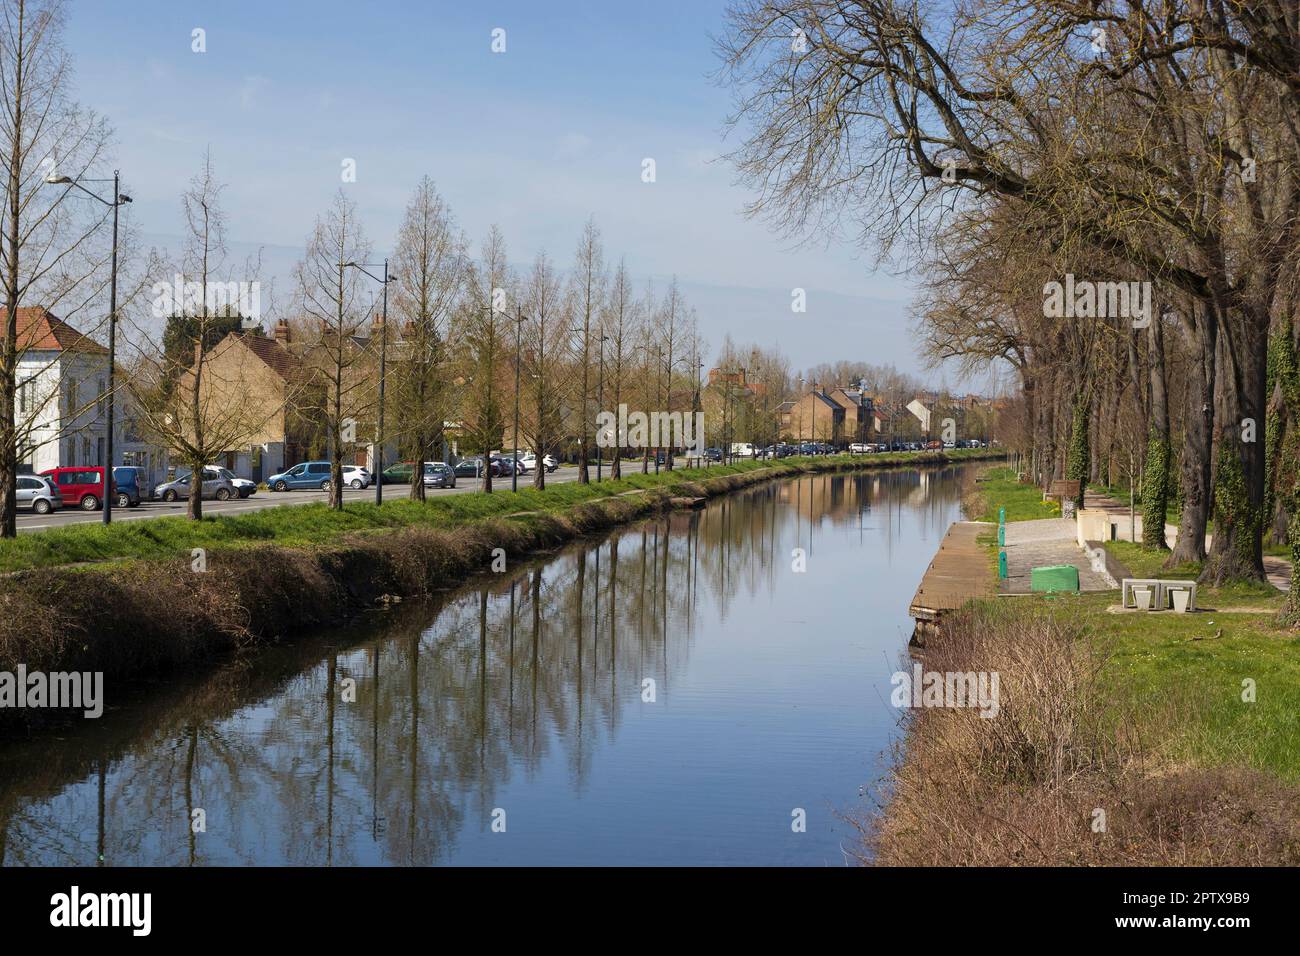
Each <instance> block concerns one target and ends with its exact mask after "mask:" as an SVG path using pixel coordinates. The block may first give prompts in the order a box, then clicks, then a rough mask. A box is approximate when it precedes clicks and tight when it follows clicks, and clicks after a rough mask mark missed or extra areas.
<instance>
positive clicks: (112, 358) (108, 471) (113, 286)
mask: <svg viewBox="0 0 1300 956" xmlns="http://www.w3.org/2000/svg"><path fill="white" fill-rule="evenodd" d="M45 182H46V184H47V185H50V186H67V187H69V191H71V189H72V188H73V187H75V188H77V189H80V190H81V191H82V192H83V193H85V194H86V195H87V196H89V197H90V198H92V199H97V200H99V201H100V202H102V203H103V204H104V205H105V206H110V207H112V209H113V261H112V268H111V272H110V273H109V287H108V289H109V291H108V388H107V389H106V392H107V394H106V396H105V397H106V399H107V401H108V421H107V423H106V425H105V436H104V453H105V464H104V524H110V523H112V521H113V405H114V401H113V369H114V365H115V363H116V361H117V210H118V209H119V208H120V207H121V206H124V205H125V204H126V203H129V202H130V201H131V197H130V196H127V195H126V194H124V193H123V192H122V191H121V174H120V173H119V172H118V171H117V170H116V169H115V170H113V178H112V179H111V180H108V179H72V178H71V177H69V176H50V177H48V178H47V179H46V180H45ZM107 182H111V183H112V184H113V198H112V199H111V200H108V199H105V198H104V197H103V196H101V195H99V194H98V193H95V192H91V191H90V190H89V189H87V188H86V187H85V186H83V185H81V184H82V183H107Z"/></svg>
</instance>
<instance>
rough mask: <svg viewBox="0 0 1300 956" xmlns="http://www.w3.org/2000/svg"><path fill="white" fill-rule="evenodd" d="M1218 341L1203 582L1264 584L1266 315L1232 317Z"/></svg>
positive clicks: (1216, 583) (1215, 583)
mask: <svg viewBox="0 0 1300 956" xmlns="http://www.w3.org/2000/svg"><path fill="white" fill-rule="evenodd" d="M1234 318H1235V321H1234V322H1233V323H1231V324H1229V325H1227V326H1226V327H1225V329H1224V334H1223V335H1221V336H1220V337H1219V370H1220V374H1219V376H1218V386H1219V387H1218V389H1217V394H1218V398H1219V414H1218V418H1219V421H1218V423H1217V427H1216V429H1215V431H1216V433H1217V438H1218V454H1217V460H1218V471H1217V473H1216V475H1215V485H1214V536H1213V544H1212V545H1211V548H1210V554H1209V556H1208V557H1207V558H1206V563H1205V567H1204V569H1203V570H1202V572H1201V578H1200V579H1201V581H1203V582H1204V583H1206V584H1214V585H1220V584H1223V583H1225V582H1227V581H1234V580H1254V581H1264V580H1266V578H1265V575H1264V556H1263V548H1262V545H1263V531H1264V520H1265V515H1264V480H1265V474H1264V470H1265V469H1264V442H1263V441H1262V440H1261V439H1262V438H1263V434H1262V426H1263V423H1264V420H1265V409H1266V395H1265V391H1264V389H1265V381H1266V379H1267V371H1268V346H1267V341H1266V339H1265V336H1264V334H1261V332H1263V333H1265V334H1266V333H1267V329H1268V316H1267V314H1266V313H1265V314H1248V315H1242V316H1234Z"/></svg>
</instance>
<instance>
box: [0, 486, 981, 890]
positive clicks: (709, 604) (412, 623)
mask: <svg viewBox="0 0 1300 956" xmlns="http://www.w3.org/2000/svg"><path fill="white" fill-rule="evenodd" d="M958 496H959V491H958V471H957V469H955V468H948V469H940V470H933V471H919V472H918V471H896V472H883V473H880V474H875V475H862V476H819V477H809V478H804V479H800V480H797V481H790V482H786V483H782V484H770V485H767V486H764V487H761V488H757V489H753V490H750V491H747V492H742V493H740V494H737V495H735V496H732V497H730V498H727V499H725V500H715V501H713V502H711V503H710V504H709V506H708V507H707V508H706V509H704V510H701V511H698V512H692V513H682V514H675V515H672V516H670V517H666V518H664V519H662V520H657V521H652V522H649V523H646V524H641V525H635V526H632V527H630V528H627V529H624V530H621V531H619V532H616V533H614V534H612V535H610V536H608V537H605V538H600V539H590V540H587V541H585V542H583V543H581V544H578V545H575V546H572V547H570V548H567V549H565V550H563V551H561V552H558V553H557V554H555V555H553V556H551V557H550V558H548V559H547V560H545V561H540V562H535V563H530V564H526V565H525V564H521V565H520V566H518V567H516V568H512V569H511V570H510V572H509V573H507V574H500V575H493V576H491V578H490V579H489V580H482V581H479V582H476V583H475V584H474V585H473V586H470V587H467V588H464V589H461V590H458V591H455V592H453V593H450V594H448V595H446V596H445V598H444V599H442V600H440V601H438V602H435V603H433V604H421V605H420V606H409V605H408V606H404V607H402V609H401V610H400V611H398V612H396V613H391V614H387V615H375V616H374V617H373V618H372V619H371V620H369V621H367V622H365V623H362V624H358V625H356V626H354V627H353V628H350V629H348V630H345V631H341V632H337V633H332V634H328V635H322V636H320V637H318V638H317V639H315V640H312V641H308V642H305V643H299V644H296V645H295V646H294V647H293V648H287V649H277V650H273V651H270V652H266V653H259V654H257V655H254V656H252V657H250V659H248V660H245V661H240V662H236V663H231V664H229V665H228V666H225V667H223V668H222V669H221V670H220V671H219V672H218V673H216V674H210V675H208V676H207V677H205V678H203V679H195V680H191V681H188V682H184V683H183V684H182V685H178V684H177V683H176V682H175V681H172V682H169V683H167V684H166V685H163V686H157V687H152V688H149V690H148V693H144V694H137V695H135V696H136V697H137V698H138V699H137V700H135V701H133V702H131V703H126V704H121V705H120V706H118V707H117V708H115V709H110V710H109V711H108V712H107V713H106V714H105V716H104V717H103V718H101V719H100V720H98V721H82V722H79V723H78V724H77V725H76V726H74V727H70V728H69V729H68V730H67V731H66V732H65V733H64V734H63V735H62V736H61V737H58V738H57V739H51V738H50V737H49V736H48V735H47V736H45V737H43V738H41V739H39V740H35V741H31V742H23V743H22V744H19V745H15V744H10V745H9V746H6V747H4V748H0V859H3V862H4V863H5V864H6V865H21V864H93V863H94V862H95V861H96V860H98V859H100V858H101V857H102V860H103V862H104V864H105V865H115V864H117V865H122V864H146V865H149V864H165V865H186V864H197V865H210V864H241V863H267V864H271V863H288V864H309V865H327V864H333V865H345V864H436V863H452V864H550V863H559V864H719V863H730V864H797V865H814V866H822V865H830V866H840V865H843V863H844V862H845V859H846V857H845V854H844V852H843V850H842V849H841V847H842V846H844V847H854V846H856V843H857V836H856V833H855V831H854V830H853V828H852V827H851V826H850V825H849V824H848V823H846V822H844V820H843V819H842V818H841V816H840V815H841V814H848V815H850V816H852V815H860V814H861V812H862V811H863V809H864V808H865V807H866V806H868V802H867V800H866V799H865V798H864V797H863V796H861V791H862V789H863V788H864V787H865V788H867V790H868V791H869V790H870V788H871V786H872V785H873V784H874V783H875V782H876V781H877V780H878V779H879V777H880V774H881V772H882V768H883V767H884V766H885V763H886V761H888V759H889V756H890V755H889V750H890V746H891V743H892V742H893V741H894V740H895V739H896V735H897V732H898V714H897V712H896V711H895V710H894V709H893V708H891V707H890V706H889V703H888V700H889V691H890V686H889V675H890V674H892V673H893V672H894V671H895V670H896V669H897V666H898V661H899V659H900V653H901V652H902V651H903V650H904V648H905V645H906V642H907V638H908V635H909V633H910V622H909V620H908V617H907V604H908V601H909V599H910V598H911V595H912V593H913V591H914V590H915V588H916V584H917V582H918V581H919V579H920V574H921V571H922V570H923V569H924V568H925V566H926V564H927V563H928V561H929V559H930V557H931V556H932V555H933V553H934V550H935V548H936V547H937V545H938V542H939V540H940V539H941V538H942V536H943V533H944V532H945V531H946V530H947V527H948V524H949V523H950V522H951V521H953V520H955V519H956V518H957V509H958ZM795 549H802V551H803V552H804V554H805V556H806V571H804V572H802V573H799V572H796V571H795V570H794V569H793V567H792V564H793V562H794V561H795V555H794V552H795ZM647 680H650V681H653V682H654V685H653V691H654V698H655V699H654V701H653V702H647V701H646V700H645V699H644V698H645V697H646V696H648V690H647V688H648V686H649V685H647V684H646V683H645V682H646V681H647ZM351 682H355V700H354V701H349V700H345V697H347V696H350V695H349V694H348V689H349V688H350V687H352V683H351ZM107 694H108V697H109V701H110V704H112V703H113V702H114V700H113V696H114V695H113V688H111V687H109V688H107ZM118 696H119V697H120V696H121V694H120V693H119V695H118ZM196 808H197V809H202V810H203V811H204V814H205V815H206V828H207V829H206V832H204V833H197V834H195V833H193V832H192V828H191V826H190V821H191V819H192V817H193V811H194V810H195V809H196ZM795 808H802V809H803V810H804V811H805V813H806V817H807V832H805V833H794V832H792V829H791V821H792V811H793V810H794V809H795ZM494 811H504V822H505V832H504V833H502V832H494V831H493V827H492V821H493V817H494ZM496 816H497V818H498V819H500V818H501V813H499V812H498V813H496Z"/></svg>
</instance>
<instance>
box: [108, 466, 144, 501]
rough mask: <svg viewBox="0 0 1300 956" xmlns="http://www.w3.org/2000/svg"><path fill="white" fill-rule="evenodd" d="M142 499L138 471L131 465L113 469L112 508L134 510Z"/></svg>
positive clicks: (142, 491) (142, 493) (139, 472)
mask: <svg viewBox="0 0 1300 956" xmlns="http://www.w3.org/2000/svg"><path fill="white" fill-rule="evenodd" d="M143 498H144V490H143V489H142V488H141V471H140V469H139V468H136V467H134V466H133V465H120V466H118V467H116V468H114V469H113V507H115V508H135V507H136V506H138V505H139V504H140V501H141V499H143Z"/></svg>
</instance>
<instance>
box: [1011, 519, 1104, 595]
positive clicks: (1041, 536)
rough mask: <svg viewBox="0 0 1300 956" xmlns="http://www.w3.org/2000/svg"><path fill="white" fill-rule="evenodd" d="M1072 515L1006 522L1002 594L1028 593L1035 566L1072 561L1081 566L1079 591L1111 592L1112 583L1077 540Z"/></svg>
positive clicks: (1078, 566) (1076, 565) (1069, 562)
mask: <svg viewBox="0 0 1300 956" xmlns="http://www.w3.org/2000/svg"><path fill="white" fill-rule="evenodd" d="M1076 535H1077V532H1076V530H1075V523H1074V520H1073V519H1071V518H1040V519H1038V520H1035V521H1009V522H1007V539H1006V540H1007V543H1006V548H1005V550H1006V552H1007V579H1006V580H1005V581H1003V582H1002V583H1001V587H1000V590H1001V592H1002V593H1003V594H1029V593H1031V589H1030V586H1029V577H1030V572H1031V571H1032V570H1033V569H1034V568H1041V567H1044V566H1050V565H1059V564H1072V565H1074V566H1075V567H1076V568H1078V569H1079V590H1080V591H1111V590H1114V587H1113V585H1111V583H1110V582H1109V581H1107V580H1106V578H1105V576H1104V575H1102V574H1100V573H1098V572H1097V571H1094V570H1093V569H1092V561H1091V559H1089V557H1088V555H1087V554H1086V553H1085V552H1084V550H1083V549H1082V548H1080V547H1079V542H1078V540H1077V539H1076Z"/></svg>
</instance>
